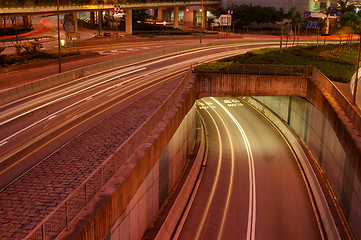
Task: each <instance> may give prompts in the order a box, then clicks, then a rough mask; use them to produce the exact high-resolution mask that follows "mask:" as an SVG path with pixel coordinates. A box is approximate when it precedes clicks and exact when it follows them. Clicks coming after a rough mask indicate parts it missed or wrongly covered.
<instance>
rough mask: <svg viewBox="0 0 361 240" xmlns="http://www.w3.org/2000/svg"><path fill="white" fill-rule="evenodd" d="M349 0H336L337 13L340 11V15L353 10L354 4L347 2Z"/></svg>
mask: <svg viewBox="0 0 361 240" xmlns="http://www.w3.org/2000/svg"><path fill="white" fill-rule="evenodd" d="M348 1H349V0H345V1H342V0H339V1H338V2H337V10H338V12H339V13H341V14H342V15H344V14H345V13H347V12H353V11H354V10H355V6H354V5H353V4H348Z"/></svg>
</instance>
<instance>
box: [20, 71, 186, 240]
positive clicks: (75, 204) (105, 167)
mask: <svg viewBox="0 0 361 240" xmlns="http://www.w3.org/2000/svg"><path fill="white" fill-rule="evenodd" d="M191 69H192V67H190V68H189V70H188V72H187V73H186V75H185V76H184V77H183V79H182V81H181V82H180V83H179V85H178V87H177V88H176V90H175V91H174V92H173V93H172V94H171V95H170V96H169V97H168V98H167V100H166V101H165V102H164V103H163V104H162V105H161V106H160V107H159V108H158V110H157V111H156V112H155V113H154V114H153V115H152V116H151V117H150V118H149V119H148V120H147V121H146V122H145V123H144V124H143V125H142V126H141V127H140V128H139V129H138V130H137V131H136V132H135V133H134V134H133V135H132V136H130V137H129V138H128V139H127V140H126V141H125V142H124V143H123V144H122V145H121V146H120V147H119V148H118V149H117V150H116V151H115V153H114V154H113V155H112V156H110V157H109V158H108V159H106V160H105V161H104V162H103V163H102V164H101V166H99V167H98V169H96V170H95V171H94V172H93V173H92V174H91V175H90V176H89V177H88V178H87V179H86V180H85V181H84V182H83V183H82V184H81V185H80V186H79V187H77V188H76V189H75V190H74V191H73V192H72V193H71V194H70V195H69V196H68V197H67V198H66V199H65V200H64V201H63V202H62V203H61V204H60V205H58V206H57V207H56V208H55V209H54V210H53V211H52V212H51V213H50V214H49V215H48V216H47V217H46V218H45V219H44V220H43V221H42V222H41V223H40V224H39V225H38V226H37V227H36V228H34V229H33V230H32V231H31V232H30V233H29V234H28V235H27V236H26V237H25V239H34V240H35V239H37V240H38V239H42V240H45V239H55V238H56V237H57V236H58V235H59V234H60V233H61V232H62V231H63V230H66V229H67V228H68V227H69V224H70V222H71V221H72V220H73V219H74V218H75V217H76V216H77V215H78V214H79V213H80V212H81V211H82V210H83V209H86V208H87V206H88V204H89V202H90V201H91V200H92V199H93V198H94V196H95V195H96V193H98V192H99V191H101V190H102V189H103V187H104V185H105V184H106V182H107V181H108V180H109V179H110V178H111V177H112V176H113V175H114V174H115V173H116V172H117V170H118V169H119V168H120V167H121V166H122V164H123V163H124V162H125V160H126V159H128V158H129V157H130V156H131V155H132V154H134V153H135V152H136V150H137V148H138V147H139V146H140V145H141V144H142V143H143V141H144V136H148V135H150V134H151V132H152V131H153V129H154V128H155V126H156V125H157V124H158V123H159V122H160V121H161V120H162V119H163V117H164V116H163V113H164V112H167V109H170V108H171V107H172V106H174V105H175V104H176V102H177V101H178V99H179V98H180V97H181V94H182V92H183V90H184V88H185V86H186V84H188V82H189V78H190V76H191Z"/></svg>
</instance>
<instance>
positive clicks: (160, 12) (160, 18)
mask: <svg viewBox="0 0 361 240" xmlns="http://www.w3.org/2000/svg"><path fill="white" fill-rule="evenodd" d="M157 21H163V8H158V10H157Z"/></svg>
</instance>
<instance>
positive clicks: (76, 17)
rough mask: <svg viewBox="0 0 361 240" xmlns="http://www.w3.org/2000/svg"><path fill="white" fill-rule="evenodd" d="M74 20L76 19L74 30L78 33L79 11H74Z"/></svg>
mask: <svg viewBox="0 0 361 240" xmlns="http://www.w3.org/2000/svg"><path fill="white" fill-rule="evenodd" d="M73 20H74V32H75V33H77V32H78V13H77V12H74V13H73Z"/></svg>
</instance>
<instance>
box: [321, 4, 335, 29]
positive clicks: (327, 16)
mask: <svg viewBox="0 0 361 240" xmlns="http://www.w3.org/2000/svg"><path fill="white" fill-rule="evenodd" d="M332 12H333V8H332V7H328V8H326V11H323V13H324V14H326V34H328V33H329V31H330V19H329V16H330V15H331V13H332Z"/></svg>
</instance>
